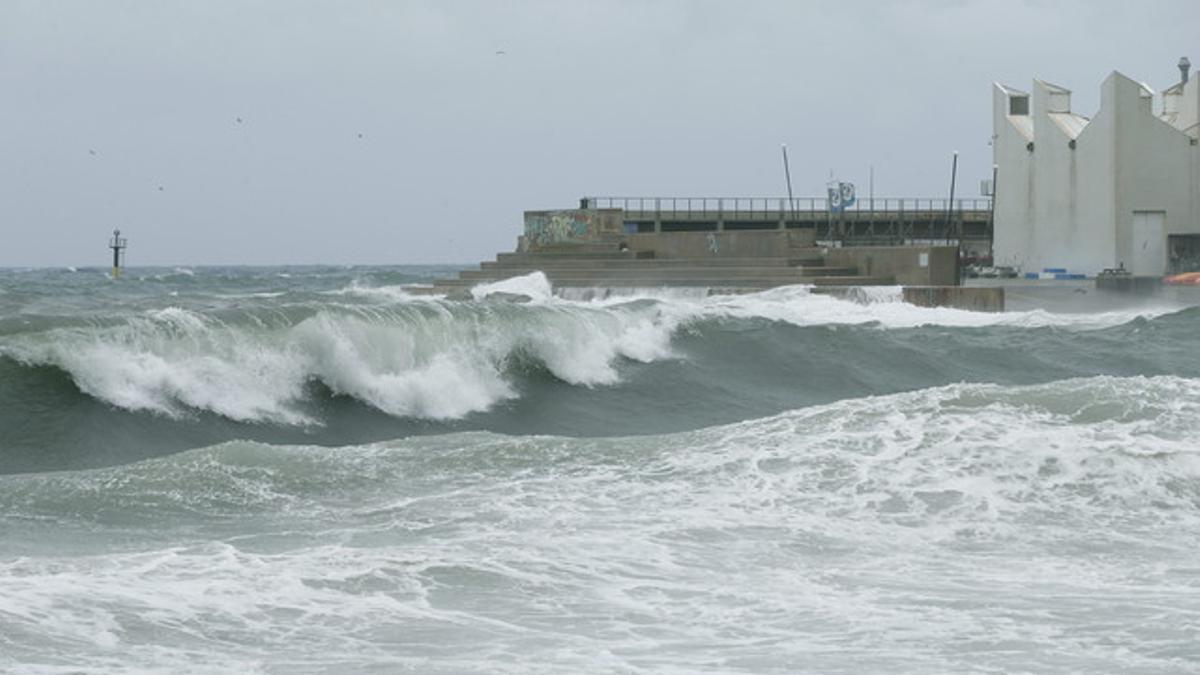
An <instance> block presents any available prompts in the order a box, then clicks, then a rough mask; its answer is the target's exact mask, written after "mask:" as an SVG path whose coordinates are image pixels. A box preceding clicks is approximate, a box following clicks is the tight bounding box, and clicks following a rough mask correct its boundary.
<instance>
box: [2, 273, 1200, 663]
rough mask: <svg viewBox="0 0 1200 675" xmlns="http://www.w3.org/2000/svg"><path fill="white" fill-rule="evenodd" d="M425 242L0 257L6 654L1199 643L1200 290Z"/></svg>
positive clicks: (857, 649)
mask: <svg viewBox="0 0 1200 675" xmlns="http://www.w3.org/2000/svg"><path fill="white" fill-rule="evenodd" d="M448 272H449V270H446V269H439V268H231V269H227V268H196V269H177V270H171V269H153V270H133V271H132V273H130V274H129V275H128V276H127V277H126V278H125V279H123V280H121V281H119V282H116V283H113V282H109V281H106V280H105V279H104V277H103V275H102V271H100V270H79V271H72V270H25V271H20V270H7V271H0V670H5V671H16V672H128V671H155V670H157V671H161V672H181V671H197V670H198V671H205V672H214V671H215V672H268V673H275V672H280V673H282V672H420V673H464V672H466V673H471V672H489V673H490V672H512V673H530V672H535V673H536V672H544V673H559V672H596V673H609V672H611V673H629V672H634V673H636V672H648V673H649V672H653V673H693V672H722V673H725V672H749V673H769V672H778V673H784V672H787V673H792V672H812V673H838V672H842V673H850V672H855V673H858V672H912V673H928V672H996V673H1011V672H1035V673H1043V672H1128V673H1191V672H1196V671H1197V670H1198V669H1200V557H1198V556H1197V553H1196V552H1197V550H1200V357H1198V354H1200V309H1197V308H1189V307H1185V306H1180V305H1177V304H1157V305H1146V306H1140V307H1134V308H1124V309H1121V310H1114V311H1098V312H1090V313H1051V312H1045V311H1030V312H1011V313H1007V314H979V313H970V312H961V311H955V310H947V309H922V308H917V307H912V306H909V305H905V304H903V303H900V302H898V301H897V296H898V292H897V291H896V290H895V289H879V290H877V291H874V292H872V293H871V294H869V295H866V296H864V297H862V298H859V301H857V302H852V301H846V300H838V299H834V298H830V297H825V296H820V295H812V294H810V293H809V292H808V290H807V289H805V288H799V287H796V288H784V289H776V290H774V291H769V292H764V293H759V294H755V295H748V296H729V297H711V298H710V297H703V296H701V295H697V294H689V293H665V292H661V291H660V292H633V293H630V294H626V295H621V296H617V297H605V298H603V299H599V300H596V299H574V300H573V299H566V298H559V297H554V296H552V295H550V294H549V293H548V289H547V288H546V287H545V284H544V280H542V279H539V278H538V277H536V276H533V277H528V278H524V279H520V280H516V281H514V282H510V283H507V284H503V285H501V286H499V287H481V288H478V289H476V296H477V297H478V299H476V300H472V301H451V300H446V299H443V298H437V297H427V296H420V295H415V294H413V293H412V292H411V286H410V284H414V283H422V282H427V281H429V280H430V279H431V278H433V277H436V276H440V275H445V274H447V273H448ZM493 290H503V291H508V292H517V293H519V294H522V295H525V296H526V297H528V298H529V299H530V301H529V302H521V303H515V302H510V301H508V300H510V299H511V298H512V296H511V295H505V296H492V298H491V299H489V298H488V297H487V296H488V293H489V291H493ZM577 297H579V298H589V297H592V294H582V295H579V296H577ZM499 298H503V299H499Z"/></svg>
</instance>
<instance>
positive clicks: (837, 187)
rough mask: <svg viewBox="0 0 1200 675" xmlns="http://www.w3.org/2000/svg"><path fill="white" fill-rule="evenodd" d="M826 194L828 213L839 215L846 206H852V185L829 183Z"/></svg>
mask: <svg viewBox="0 0 1200 675" xmlns="http://www.w3.org/2000/svg"><path fill="white" fill-rule="evenodd" d="M828 192H829V210H830V211H832V212H834V213H841V212H842V211H845V210H846V207H847V206H853V205H854V200H855V194H854V183H830V184H829V186H828Z"/></svg>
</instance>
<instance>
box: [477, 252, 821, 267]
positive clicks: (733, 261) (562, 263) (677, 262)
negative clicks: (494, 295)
mask: <svg viewBox="0 0 1200 675" xmlns="http://www.w3.org/2000/svg"><path fill="white" fill-rule="evenodd" d="M502 255H504V257H503V258H500V256H497V260H494V261H486V262H483V263H480V269H485V270H488V269H509V268H518V267H521V268H530V269H559V268H562V269H566V268H571V269H577V268H582V267H588V268H600V267H605V268H610V269H630V268H640V267H647V266H650V267H661V268H668V267H709V268H725V267H759V268H776V267H777V268H787V267H796V266H798V265H800V264H805V265H809V264H817V265H819V264H822V263H823V259H822V258H815V259H812V258H805V259H802V260H801V259H797V258H784V257H775V258H612V259H609V258H585V259H579V258H566V259H564V258H560V257H558V256H539V255H536V254H502ZM518 255H519V256H520V257H515V256H518Z"/></svg>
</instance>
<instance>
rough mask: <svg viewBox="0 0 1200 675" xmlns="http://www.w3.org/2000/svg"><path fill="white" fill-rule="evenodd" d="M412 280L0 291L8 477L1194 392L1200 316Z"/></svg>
mask: <svg viewBox="0 0 1200 675" xmlns="http://www.w3.org/2000/svg"><path fill="white" fill-rule="evenodd" d="M420 272H421V271H420V270H418V271H417V272H404V271H397V270H390V269H384V270H379V269H373V268H369V269H367V270H365V271H364V270H346V269H341V268H316V269H296V270H290V271H288V270H285V269H282V268H266V269H249V270H238V269H232V270H224V269H219V268H218V269H211V270H210V269H201V270H199V271H193V270H185V271H176V270H165V271H159V272H158V273H156V274H141V275H133V274H131V277H132V280H130V279H127V280H126V281H125V282H121V283H118V284H114V283H112V282H108V281H105V282H96V281H95V280H94V279H92V280H91V281H90V282H87V283H85V282H83V281H80V279H79V278H80V276H81V275H86V274H88V272H86V271H85V272H73V273H69V272H57V273H48V272H31V273H26V274H30V275H33V276H32V277H31V278H23V277H22V275H21V274H19V273H13V272H9V273H7V276H6V277H5V279H6V281H8V283H7V285H6V286H5V289H6V291H5V295H4V297H6V298H11V297H19V298H22V299H21V300H20V303H21V305H22V309H20V310H19V311H13V312H10V313H6V314H4V315H2V316H0V453H2V456H3V459H4V461H3V467H4V471H6V472H13V471H31V470H40V469H50V468H71V467H83V466H102V465H105V464H112V463H121V462H127V461H132V460H135V459H137V458H142V457H149V456H154V455H159V454H164V453H168V452H174V451H178V450H182V449H186V448H194V447H200V446H204V445H211V444H215V443H220V442H222V441H226V440H231V439H252V440H258V441H262V442H270V443H305V442H317V443H322V444H329V445H344V444H347V443H361V442H370V441H378V440H384V439H388V438H395V437H397V436H406V435H411V434H425V433H441V432H446V431H461V430H470V429H479V430H491V431H498V432H503V433H514V434H527V433H554V434H568V435H577V436H607V435H614V434H619V435H625V434H645V433H659V432H669V431H679V430H686V429H695V428H700V427H704V426H710V425H713V424H719V423H726V422H731V421H736V420H744V419H753V418H757V417H761V416H764V415H770V414H774V413H777V412H780V411H784V410H791V409H796V408H800V407H803V406H808V405H814V404H821V403H827V402H831V401H836V400H840V399H844V398H855V397H862V396H867V395H871V394H886V393H892V392H902V391H910V390H914V389H919V388H924V387H930V386H938V385H942V384H947V383H953V382H962V381H966V382H985V383H986V382H993V383H1000V384H1026V383H1037V382H1048V381H1053V380H1059V379H1066V378H1074V377H1086V376H1093V375H1101V374H1107V375H1114V376H1133V375H1145V376H1157V375H1168V374H1175V375H1180V376H1188V377H1191V376H1196V375H1197V370H1198V369H1200V366H1198V364H1197V360H1196V359H1194V358H1192V357H1191V354H1193V353H1195V348H1196V346H1197V341H1198V340H1200V338H1198V337H1197V335H1198V333H1197V331H1196V330H1195V328H1196V325H1197V323H1198V322H1200V313H1198V312H1200V310H1195V309H1177V308H1167V307H1157V308H1141V309H1134V310H1123V311H1113V312H1102V313H1093V314H1054V313H1048V312H1045V311H1032V312H1012V313H1007V314H981V313H971V312H961V311H955V310H945V309H924V308H918V307H913V306H910V305H906V304H904V303H902V302H899V301H898V292H897V291H896V290H895V289H887V288H884V289H877V290H874V291H872V293H871V294H867V295H864V296H863V297H861V298H859V299H858V300H857V301H853V302H852V301H845V300H839V299H835V298H832V297H828V296H823V295H813V294H810V293H809V292H808V289H806V288H803V287H791V288H783V289H776V290H773V291H767V292H764V293H759V294H753V295H748V296H723V297H704V296H703V295H696V294H691V295H689V294H682V295H675V294H670V293H666V292H663V291H659V292H636V293H634V294H632V295H628V296H621V297H609V298H606V299H603V300H568V299H563V298H558V297H554V296H552V295H550V294H549V293H548V290H547V289H545V288H543V287H542V286H539V284H538V280H537V279H536V278H529V279H524V280H520V279H519V280H515V281H514V282H512V283H510V284H508V286H506V288H508V289H509V290H510V291H517V292H523V293H525V294H527V296H528V297H527V298H526V299H527V300H528V301H526V302H511V301H509V300H510V299H511V298H509V297H508V296H507V295H506V296H498V297H495V298H492V299H488V298H487V297H484V296H485V295H486V294H483V293H480V294H478V295H480V297H481V298H482V299H480V300H470V301H454V300H446V299H443V298H437V297H426V296H421V295H415V294H414V292H413V291H412V288H413V287H412V286H411V285H405V284H414V283H420V281H421V280H422V279H428V278H430V276H428V274H429V273H428V271H426V276H422V274H421V273H420ZM39 275H40V276H39ZM92 276H98V273H97V274H92ZM14 278H16V279H17V281H12V279H14ZM95 283H103V284H104V286H102V287H101V288H99V289H96V288H93V285H94V284H95ZM509 295H512V294H511V293H509ZM1131 344H1136V345H1137V348H1136V349H1131V348H1130V345H1131Z"/></svg>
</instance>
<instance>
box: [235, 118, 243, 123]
mask: <svg viewBox="0 0 1200 675" xmlns="http://www.w3.org/2000/svg"><path fill="white" fill-rule="evenodd" d="M234 119H235V120H237V123H238V124H241V123H242V118H240V117H235V118H234Z"/></svg>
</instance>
